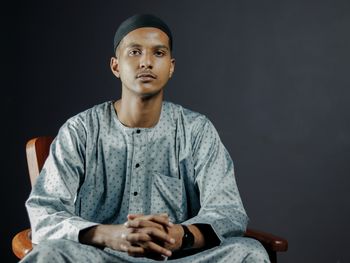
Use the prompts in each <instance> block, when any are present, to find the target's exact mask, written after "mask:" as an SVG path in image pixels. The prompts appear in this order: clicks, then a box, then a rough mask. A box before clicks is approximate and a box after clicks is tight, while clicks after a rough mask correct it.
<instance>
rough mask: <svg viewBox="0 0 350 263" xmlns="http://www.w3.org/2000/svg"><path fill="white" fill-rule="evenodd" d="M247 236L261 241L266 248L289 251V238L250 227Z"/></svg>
mask: <svg viewBox="0 0 350 263" xmlns="http://www.w3.org/2000/svg"><path fill="white" fill-rule="evenodd" d="M245 236H246V237H251V238H254V239H256V240H258V241H260V242H261V243H262V244H263V246H264V247H265V248H267V249H269V250H272V251H275V252H282V251H287V249H288V241H287V240H285V239H284V238H281V237H278V236H274V235H272V234H269V233H265V232H262V231H259V230H254V229H250V228H248V229H247V231H246V233H245Z"/></svg>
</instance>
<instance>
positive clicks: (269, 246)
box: [12, 136, 288, 263]
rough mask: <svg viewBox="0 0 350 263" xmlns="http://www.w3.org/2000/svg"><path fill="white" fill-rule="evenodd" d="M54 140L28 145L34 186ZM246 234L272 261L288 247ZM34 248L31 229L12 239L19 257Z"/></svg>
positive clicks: (278, 239) (251, 232) (265, 236)
mask: <svg viewBox="0 0 350 263" xmlns="http://www.w3.org/2000/svg"><path fill="white" fill-rule="evenodd" d="M52 140H53V137H50V136H47V137H38V138H34V139H31V140H30V141H28V143H27V145H26V153H27V163H28V169H29V176H30V182H31V185H32V186H33V185H34V183H35V180H36V178H37V177H38V175H39V173H40V170H41V168H42V167H43V165H44V162H45V160H46V158H47V156H48V154H49V149H50V145H51V142H52ZM245 236H246V237H250V238H254V239H256V240H258V241H260V242H261V243H262V244H263V246H264V247H265V249H266V250H267V252H268V254H269V256H270V260H271V262H272V263H274V262H277V252H282V251H287V249H288V242H287V240H285V239H283V238H281V237H277V236H274V235H271V234H268V233H264V232H262V231H258V230H253V229H249V228H248V229H247V231H246V233H245ZM32 248H33V245H32V242H31V230H30V229H26V230H23V231H22V232H20V233H18V234H17V235H16V236H15V237H14V238H13V239H12V251H13V253H14V254H15V255H16V256H17V257H18V258H19V259H22V258H23V257H24V256H25V255H26V254H28V253H29V252H30V251H31V250H32Z"/></svg>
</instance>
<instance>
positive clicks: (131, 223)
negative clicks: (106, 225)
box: [124, 219, 163, 230]
mask: <svg viewBox="0 0 350 263" xmlns="http://www.w3.org/2000/svg"><path fill="white" fill-rule="evenodd" d="M124 225H125V226H126V227H128V228H130V227H131V228H139V227H155V228H158V229H159V230H163V225H162V224H158V223H155V222H152V221H148V220H139V219H134V220H129V221H127V222H125V224H124Z"/></svg>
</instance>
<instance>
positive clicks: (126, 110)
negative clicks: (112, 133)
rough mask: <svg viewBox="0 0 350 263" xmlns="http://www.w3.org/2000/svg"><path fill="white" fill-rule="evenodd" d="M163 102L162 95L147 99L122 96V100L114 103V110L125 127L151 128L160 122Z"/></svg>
mask: <svg viewBox="0 0 350 263" xmlns="http://www.w3.org/2000/svg"><path fill="white" fill-rule="evenodd" d="M162 102H163V94H162V93H160V94H157V95H156V96H153V97H152V98H147V99H145V98H142V97H135V96H127V95H126V96H125V95H124V96H123V94H122V98H121V99H120V100H117V101H116V102H115V103H114V108H115V110H116V112H117V114H118V119H119V121H120V122H121V123H122V124H123V125H125V126H127V127H143V128H150V127H153V126H155V125H156V124H157V123H158V121H159V118H160V113H161V110H162Z"/></svg>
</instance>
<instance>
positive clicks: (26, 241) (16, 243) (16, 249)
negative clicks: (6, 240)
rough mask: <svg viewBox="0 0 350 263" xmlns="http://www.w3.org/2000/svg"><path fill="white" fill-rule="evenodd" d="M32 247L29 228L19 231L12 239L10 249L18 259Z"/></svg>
mask: <svg viewBox="0 0 350 263" xmlns="http://www.w3.org/2000/svg"><path fill="white" fill-rule="evenodd" d="M32 249H33V245H32V241H31V230H30V228H29V229H26V230H23V231H21V232H19V233H18V234H17V235H15V237H14V238H13V239H12V251H13V253H14V254H15V255H16V256H17V257H18V258H19V259H22V258H23V257H24V256H25V255H27V254H28V253H29V252H30V251H31V250H32Z"/></svg>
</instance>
